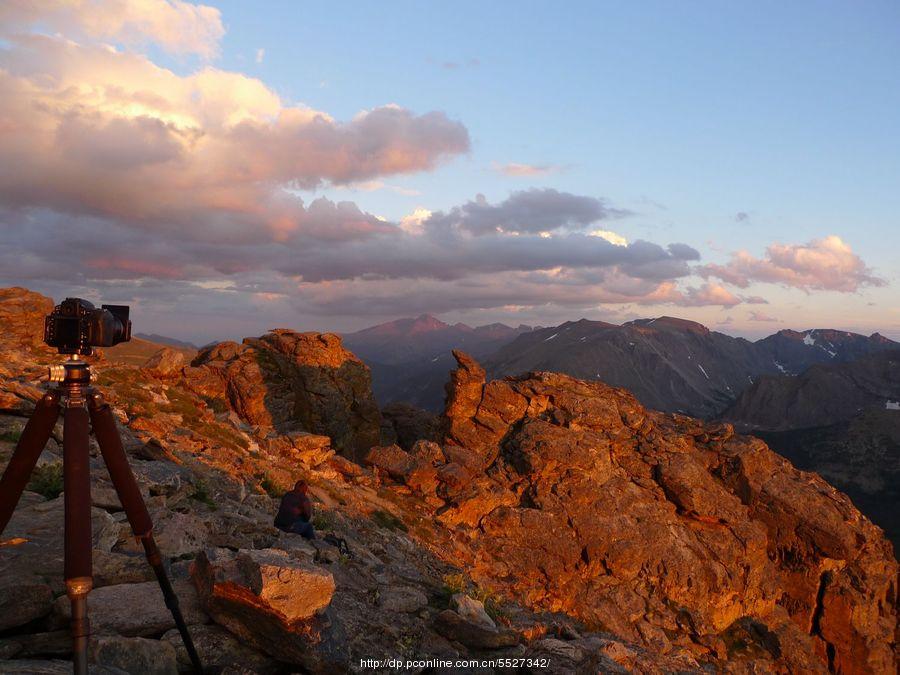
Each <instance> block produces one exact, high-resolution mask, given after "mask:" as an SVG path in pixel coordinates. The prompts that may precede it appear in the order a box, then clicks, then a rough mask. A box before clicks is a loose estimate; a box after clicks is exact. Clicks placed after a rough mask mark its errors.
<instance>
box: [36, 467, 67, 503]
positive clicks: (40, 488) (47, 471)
mask: <svg viewBox="0 0 900 675" xmlns="http://www.w3.org/2000/svg"><path fill="white" fill-rule="evenodd" d="M28 489H29V490H31V491H32V492H37V493H38V494H41V495H43V496H44V497H46V498H47V499H56V498H57V497H59V495H60V494H61V493H62V491H63V465H62V462H53V463H52V464H43V465H41V466H37V467H35V468H34V471H32V473H31V480H30V481H29V483H28Z"/></svg>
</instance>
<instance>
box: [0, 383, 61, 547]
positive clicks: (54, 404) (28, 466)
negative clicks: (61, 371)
mask: <svg viewBox="0 0 900 675" xmlns="http://www.w3.org/2000/svg"><path fill="white" fill-rule="evenodd" d="M57 417H59V394H57V393H56V392H48V393H47V394H44V396H43V398H41V400H40V401H38V403H37V406H36V407H35V409H34V412H33V413H32V414H31V419H30V420H28V424H26V425H25V428H24V429H23V430H22V436H21V437H20V438H19V442H18V443H17V444H16V449H15V451H14V452H13V456H12V458H11V459H10V460H9V464H7V466H6V470H5V471H4V472H3V478H0V534H2V533H3V530H5V529H6V526H7V525H8V524H9V519H10V518H12V514H13V511H14V510H15V508H16V504H18V503H19V499H20V498H21V497H22V491H23V490H24V489H25V486H26V485H28V479H29V477H30V476H31V472H32V471H34V465H35V464H37V461H38V457H40V456H41V452H42V451H43V450H44V446H45V445H47V441H48V440H49V439H50V434H52V433H53V427H54V426H55V425H56V418H57Z"/></svg>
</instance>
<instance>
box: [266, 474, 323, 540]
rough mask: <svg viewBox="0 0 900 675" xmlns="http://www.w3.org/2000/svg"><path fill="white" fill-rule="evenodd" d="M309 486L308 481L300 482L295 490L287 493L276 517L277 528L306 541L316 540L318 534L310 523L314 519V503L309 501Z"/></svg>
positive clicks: (282, 499)
mask: <svg viewBox="0 0 900 675" xmlns="http://www.w3.org/2000/svg"><path fill="white" fill-rule="evenodd" d="M308 492H309V486H307V484H306V481H302V480H298V481H297V482H296V483H295V484H294V489H293V490H291V491H290V492H287V493H285V495H284V497H282V498H281V505H280V506H279V507H278V515H276V516H275V527H277V528H278V529H279V530H282V531H283V532H291V533H293V534H299V535H300V536H301V537H303V538H304V539H315V538H316V532H315V530H314V529H313V525H312V523H311V522H309V521H310V518H312V502H311V501H310V500H309V495H308Z"/></svg>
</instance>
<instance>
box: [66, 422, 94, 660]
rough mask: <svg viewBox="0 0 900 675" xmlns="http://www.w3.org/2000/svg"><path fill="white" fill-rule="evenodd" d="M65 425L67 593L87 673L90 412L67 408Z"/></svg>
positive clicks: (76, 655)
mask: <svg viewBox="0 0 900 675" xmlns="http://www.w3.org/2000/svg"><path fill="white" fill-rule="evenodd" d="M64 415H65V417H64V424H63V487H64V489H65V492H64V497H65V507H66V518H65V556H66V562H65V577H66V594H67V595H68V596H69V600H70V601H71V602H72V624H71V627H72V641H73V645H72V646H73V649H72V653H73V661H74V665H75V669H74V672H75V673H77V674H79V675H81V674H84V675H87V672H88V669H87V645H88V637H89V635H90V632H91V631H90V622H89V621H88V616H87V596H88V593H89V592H90V590H91V587H92V586H93V579H92V572H91V465H90V446H89V440H88V414H87V410H85V409H84V408H82V407H81V406H77V407H69V408H66V410H65V413H64Z"/></svg>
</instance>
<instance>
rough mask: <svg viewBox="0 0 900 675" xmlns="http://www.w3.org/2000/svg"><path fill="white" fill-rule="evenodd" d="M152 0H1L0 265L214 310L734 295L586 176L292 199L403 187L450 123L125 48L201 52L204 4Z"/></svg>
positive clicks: (114, 293) (63, 285)
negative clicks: (645, 233)
mask: <svg viewBox="0 0 900 675" xmlns="http://www.w3.org/2000/svg"><path fill="white" fill-rule="evenodd" d="M156 2H162V0H146V2H143V3H134V4H129V3H123V2H118V1H115V2H112V4H110V5H109V7H110V8H111V11H110V14H109V16H106V15H102V12H101V13H100V14H98V11H97V10H96V7H97V6H99V5H97V4H95V3H93V2H77V1H74V2H71V3H51V2H38V3H31V4H25V3H18V2H16V3H13V4H8V5H4V6H3V8H2V10H0V11H3V12H5V15H4V16H5V18H7V19H9V20H10V22H14V23H15V24H16V25H17V26H18V27H19V29H21V30H19V29H17V30H16V31H15V32H10V33H9V34H8V35H7V36H6V37H4V39H3V42H2V47H0V280H2V281H6V282H13V283H25V284H27V285H31V286H35V287H39V288H41V289H44V290H47V291H48V292H53V293H54V295H60V296H61V295H65V294H71V293H80V294H83V295H87V296H90V297H95V296H96V295H97V294H100V295H102V296H103V297H104V298H105V299H106V300H107V301H123V302H130V303H131V304H134V305H136V306H137V307H141V306H145V307H152V308H153V310H152V311H153V312H156V313H157V315H158V316H161V317H165V316H169V314H170V313H171V312H175V311H176V310H177V311H178V312H182V313H183V316H185V317H188V316H192V315H194V316H203V317H204V321H206V320H209V321H210V322H213V323H214V319H212V318H210V317H213V316H217V315H221V316H225V317H232V318H233V321H234V322H235V324H237V323H239V322H242V321H244V319H243V318H242V317H244V316H261V315H265V316H271V317H273V320H276V319H278V318H279V317H282V316H286V315H287V316H293V315H304V316H305V315H312V316H331V317H333V316H346V315H358V316H382V315H385V314H387V315H390V314H397V313H409V312H419V311H433V312H440V311H450V310H468V309H497V308H508V307H531V308H536V311H537V310H540V308H543V307H550V306H557V307H564V308H573V310H574V308H592V307H597V306H599V305H602V304H627V305H629V306H640V305H655V304H674V305H681V306H691V307H697V306H723V307H730V306H732V305H734V304H736V303H738V302H740V300H741V299H740V298H738V297H736V296H735V295H733V294H731V293H730V292H729V291H727V290H726V289H724V288H723V287H722V286H719V285H718V284H715V283H712V282H709V281H708V282H706V283H704V284H703V285H702V286H700V287H693V286H690V285H687V286H685V285H684V284H683V282H684V280H685V279H686V278H687V277H689V276H691V275H692V264H693V263H696V261H698V260H699V258H700V256H699V253H698V252H697V251H696V249H694V248H693V247H691V246H689V245H688V244H685V243H679V242H674V243H670V244H667V245H661V244H657V243H653V242H649V241H643V240H634V241H629V240H628V239H626V238H625V237H623V236H621V235H619V234H617V233H615V232H613V231H611V230H609V229H607V226H606V221H609V220H612V219H615V218H620V217H623V216H627V215H629V212H628V211H626V210H623V209H618V208H614V207H612V206H610V205H609V204H608V202H607V201H606V200H604V199H602V198H599V197H594V196H588V195H577V194H572V193H568V192H561V191H558V190H554V189H549V188H545V189H537V188H535V189H530V190H523V191H517V192H512V193H511V194H509V196H508V197H506V198H505V199H501V200H499V201H493V202H492V201H489V200H488V198H487V197H485V196H483V195H477V196H476V197H475V198H474V199H472V200H469V201H465V202H463V203H460V204H458V205H456V206H452V207H450V208H447V209H445V210H431V209H428V208H425V207H419V208H417V209H416V210H415V211H414V212H413V213H411V214H409V215H408V216H406V217H404V218H401V219H399V221H397V222H394V221H391V220H386V219H384V218H380V217H378V216H376V215H374V214H372V213H369V212H367V211H366V210H365V209H363V208H361V207H360V206H359V205H357V204H356V203H354V202H351V201H336V200H332V199H327V198H324V197H319V198H317V199H312V200H310V199H309V198H308V197H306V196H305V193H304V190H307V189H312V188H319V187H325V188H328V189H332V190H333V189H335V188H347V189H351V190H359V191H362V192H365V191H366V190H375V189H393V190H403V188H397V187H396V186H392V185H391V184H390V183H388V182H387V178H388V177H389V176H395V175H398V174H405V173H410V172H417V171H427V170H431V169H433V168H435V167H437V166H438V165H440V164H441V163H442V162H444V161H447V160H449V159H451V158H453V157H454V156H457V155H459V154H461V153H465V152H467V151H468V149H469V135H468V132H467V130H466V128H465V127H464V126H463V125H462V124H461V123H460V122H457V121H454V120H451V119H449V118H448V117H447V116H446V115H445V114H443V113H441V112H427V113H424V114H415V113H413V112H411V111H409V110H406V109H404V108H402V107H399V106H397V105H393V104H390V105H385V106H381V107H378V108H374V109H372V110H367V111H362V112H360V113H359V114H358V115H356V116H355V117H353V118H352V119H350V120H345V121H340V120H335V119H334V118H332V117H331V116H330V115H328V114H327V113H325V112H322V111H317V110H312V109H310V108H307V107H304V106H303V105H300V104H296V103H292V102H286V101H284V100H282V98H281V97H280V96H278V95H277V94H276V93H275V92H274V91H273V90H272V89H271V88H269V87H268V86H267V85H266V84H265V83H263V82H262V81H260V80H259V79H256V78H252V77H248V76H246V75H244V74H241V73H238V72H232V71H227V70H222V69H218V68H214V67H212V66H210V65H201V66H199V67H197V68H196V69H193V70H191V69H190V68H187V69H186V70H185V72H184V73H181V72H175V71H173V70H170V69H167V68H164V67H161V66H160V65H158V64H156V63H154V62H153V61H152V60H151V59H150V58H149V57H148V56H146V55H144V54H141V53H138V52H136V51H133V50H131V49H130V48H131V47H133V46H134V45H137V44H141V43H143V42H153V43H155V44H157V45H159V46H160V47H162V48H163V49H166V50H168V51H171V52H173V53H178V54H184V53H190V54H197V55H200V56H211V55H213V54H214V52H215V48H216V47H217V45H218V41H219V39H220V38H221V34H220V33H217V32H216V31H215V30H212V29H211V28H209V26H213V25H218V26H220V27H221V21H220V18H219V15H218V12H217V11H214V14H211V13H209V12H200V11H199V9H198V7H197V6H193V5H189V6H186V5H184V4H183V3H180V2H176V1H173V2H163V4H165V5H166V7H167V8H168V9H160V12H161V13H162V15H163V18H165V17H176V19H177V18H178V17H181V20H182V23H178V21H176V19H172V18H168V19H165V21H162V23H158V22H157V23H154V22H152V21H149V22H142V21H141V20H140V17H141V16H142V14H141V12H143V11H145V9H146V8H148V7H150V8H152V7H154V6H155V3H156ZM192 8H193V9H192ZM195 9H198V12H199V13H198V12H195V11H194V10H195ZM201 9H202V8H201ZM169 10H171V12H174V13H173V14H167V12H169ZM213 16H214V17H215V21H212V19H211V18H210V17H213ZM198 17H199V18H198ZM64 19H65V20H64ZM201 19H203V20H204V21H207V23H206V24H203V22H202V21H201ZM198 22H200V23H201V24H203V25H204V26H206V28H205V29H204V28H203V27H202V26H200V27H198ZM29 27H32V28H35V29H37V28H41V29H45V28H48V27H52V28H54V29H58V30H60V31H67V30H69V29H71V30H74V31H75V33H76V34H77V38H78V40H77V41H76V40H75V39H71V38H72V37H73V36H72V35H71V34H66V35H65V36H62V35H49V34H42V33H38V32H31V33H28V32H27V29H28V28H29ZM23 31H25V32H23ZM110 40H111V41H113V42H115V43H116V44H117V45H118V46H117V47H112V46H110V45H108V44H101V43H99V42H98V41H110ZM125 47H128V49H126V48H125ZM61 233H64V236H61ZM238 310H239V311H238ZM217 313H218V314H217ZM238 314H240V315H241V316H240V317H238V316H236V315H238ZM172 315H174V314H172ZM217 320H218V319H216V321H217ZM223 321H225V320H224V319H223ZM280 322H281V321H280V320H279V323H280ZM210 325H212V323H211V324H210Z"/></svg>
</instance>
